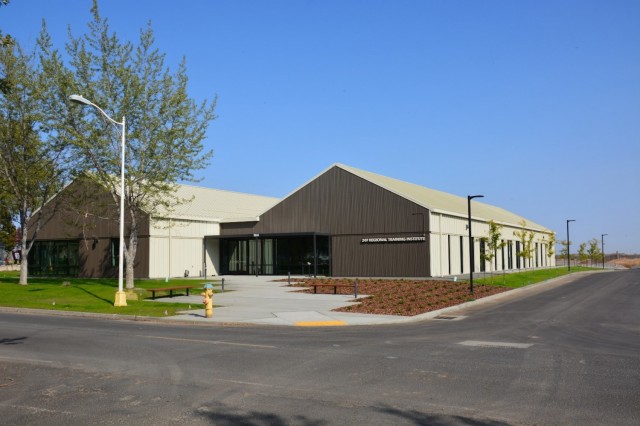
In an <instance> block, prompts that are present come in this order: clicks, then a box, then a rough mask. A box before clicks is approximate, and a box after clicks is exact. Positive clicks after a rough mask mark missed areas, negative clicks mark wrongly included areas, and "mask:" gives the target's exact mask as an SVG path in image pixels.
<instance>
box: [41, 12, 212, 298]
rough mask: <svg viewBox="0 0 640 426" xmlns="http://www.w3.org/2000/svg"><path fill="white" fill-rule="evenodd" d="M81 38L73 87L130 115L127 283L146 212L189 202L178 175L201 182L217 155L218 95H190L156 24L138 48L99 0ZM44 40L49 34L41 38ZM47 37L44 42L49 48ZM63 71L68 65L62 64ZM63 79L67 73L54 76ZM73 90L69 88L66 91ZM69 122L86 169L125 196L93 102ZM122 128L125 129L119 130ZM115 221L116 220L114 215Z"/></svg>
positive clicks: (74, 46)
mask: <svg viewBox="0 0 640 426" xmlns="http://www.w3.org/2000/svg"><path fill="white" fill-rule="evenodd" d="M91 14H92V18H93V19H92V21H91V22H90V23H89V26H88V27H89V31H88V33H87V34H86V35H84V36H79V37H74V36H73V34H71V31H70V34H69V42H68V43H67V45H66V51H67V54H68V56H69V58H70V65H71V68H72V72H73V79H74V82H73V85H74V87H73V90H74V92H73V93H76V94H80V95H82V96H84V97H85V98H87V99H89V100H90V101H91V102H93V103H95V104H96V105H99V106H100V107H101V108H103V109H104V110H106V111H107V112H108V114H109V115H110V116H111V117H112V118H113V119H115V120H116V121H119V120H120V118H121V117H126V149H127V156H126V178H125V199H126V201H125V207H126V209H127V212H128V219H129V220H128V224H127V225H128V226H127V229H126V230H125V233H128V243H127V242H125V250H124V254H125V262H126V287H127V288H129V289H130V288H133V287H134V261H135V258H136V253H137V244H138V232H139V226H140V225H141V223H140V221H141V220H142V215H143V214H149V215H151V216H153V215H154V213H155V212H157V211H159V210H160V209H169V210H170V209H171V208H172V207H174V206H175V205H176V204H179V203H181V202H183V201H185V200H181V199H179V198H177V197H176V196H175V195H174V194H175V191H176V184H177V182H179V181H196V180H197V179H196V178H195V175H194V172H195V171H197V170H200V169H202V168H204V167H205V166H206V165H207V163H208V160H209V158H210V157H211V155H212V152H211V151H207V150H205V149H204V146H203V143H202V141H203V139H204V138H205V134H206V130H207V128H208V125H209V123H210V122H211V121H212V120H213V119H214V118H215V114H214V109H215V104H216V101H215V98H214V100H213V101H211V102H209V101H206V100H205V101H203V102H201V103H200V104H196V102H195V101H194V100H193V99H191V98H190V97H189V96H188V95H187V80H188V78H187V71H186V65H185V61H184V60H183V61H182V63H181V64H180V65H179V66H178V69H177V71H176V72H175V73H172V72H171V71H170V70H169V68H165V65H164V61H165V55H164V54H162V53H160V52H159V51H158V50H157V49H156V48H154V36H153V31H152V29H151V26H150V25H148V26H147V27H146V29H143V30H141V32H140V39H139V43H138V45H137V46H134V45H133V44H132V43H130V42H122V41H120V40H119V39H118V37H117V36H116V35H115V33H110V30H109V25H108V21H107V19H103V18H102V17H101V16H100V13H99V10H98V3H97V1H96V0H94V2H93V6H92V8H91ZM43 40H44V38H43ZM46 44H47V43H46V40H44V42H43V45H44V46H46ZM58 72H60V73H63V72H64V71H63V70H61V69H60V70H58ZM56 75H57V78H61V79H62V80H64V79H65V75H64V74H56ZM70 94H72V93H71V92H69V93H67V95H70ZM66 113H67V117H66V120H61V121H65V122H66V123H68V124H69V126H70V131H71V132H72V133H73V144H74V145H75V147H76V150H77V154H78V158H79V159H80V161H81V165H82V167H81V168H82V169H84V170H86V171H90V172H91V173H90V174H88V176H92V177H93V178H94V179H95V180H96V182H97V183H99V184H100V185H101V186H103V187H104V188H107V190H108V191H109V192H110V193H111V195H112V198H113V202H114V204H116V205H119V202H120V179H119V176H120V146H119V142H120V137H119V134H116V132H115V131H114V128H113V127H116V126H113V127H112V124H111V123H109V122H107V121H106V120H105V119H104V117H103V116H102V115H101V114H100V112H99V111H98V110H97V109H95V108H89V107H87V108H82V107H79V106H77V105H76V106H73V107H72V108H70V109H68V110H67V112H66ZM116 130H117V131H122V129H121V128H118V129H116ZM114 220H117V219H116V218H114Z"/></svg>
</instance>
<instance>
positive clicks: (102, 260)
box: [29, 178, 149, 278]
mask: <svg viewBox="0 0 640 426" xmlns="http://www.w3.org/2000/svg"><path fill="white" fill-rule="evenodd" d="M118 211H119V209H118V207H117V205H116V204H115V202H114V200H113V197H112V196H111V195H110V194H109V192H108V191H106V190H105V189H104V188H102V187H101V186H99V185H97V184H96V183H94V182H92V181H90V180H88V179H86V178H78V179H76V181H74V182H73V183H71V184H70V185H68V186H67V187H66V188H65V189H64V190H63V191H61V192H60V193H58V194H57V195H56V196H55V197H54V198H53V199H52V200H50V201H49V202H48V203H47V204H46V205H45V206H44V207H43V209H42V215H43V217H44V219H45V220H44V224H43V226H42V228H41V229H40V231H39V232H38V235H37V238H36V239H37V240H40V241H42V240H78V241H79V242H80V249H79V262H80V264H79V265H78V266H79V276H80V277H83V278H98V277H106V278H109V277H111V278H113V277H117V274H118V267H117V265H116V266H115V267H114V266H112V265H111V263H112V262H111V250H110V244H111V239H112V238H115V239H117V238H119V237H120V229H119V226H118V222H117V220H109V219H103V218H106V217H114V218H117V217H118ZM129 224H130V219H129V215H128V214H127V215H126V216H125V241H126V242H128V229H129ZM30 228H31V229H33V227H30ZM138 229H139V232H138V249H137V255H136V261H135V266H134V275H135V277H136V278H146V277H147V276H148V275H147V274H148V256H149V253H148V240H147V235H148V232H149V224H148V220H147V217H146V215H144V214H141V215H140V217H139V223H138ZM29 238H33V232H30V235H29Z"/></svg>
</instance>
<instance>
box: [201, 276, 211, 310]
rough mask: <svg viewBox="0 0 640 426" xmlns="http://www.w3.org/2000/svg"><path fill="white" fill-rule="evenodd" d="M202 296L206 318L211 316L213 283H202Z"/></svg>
mask: <svg viewBox="0 0 640 426" xmlns="http://www.w3.org/2000/svg"><path fill="white" fill-rule="evenodd" d="M200 295H201V296H202V303H203V304H204V310H205V313H206V316H207V318H212V317H213V285H211V283H207V284H205V285H204V291H203V292H202V293H200Z"/></svg>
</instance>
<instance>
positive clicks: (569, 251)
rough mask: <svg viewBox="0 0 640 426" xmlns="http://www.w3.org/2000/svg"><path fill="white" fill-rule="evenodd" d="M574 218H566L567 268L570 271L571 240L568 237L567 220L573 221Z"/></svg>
mask: <svg viewBox="0 0 640 426" xmlns="http://www.w3.org/2000/svg"><path fill="white" fill-rule="evenodd" d="M575 221H576V220H575V219H567V265H568V266H567V270H568V271H571V240H570V239H569V222H575Z"/></svg>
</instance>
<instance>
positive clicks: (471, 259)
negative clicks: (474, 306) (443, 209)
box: [467, 195, 484, 294]
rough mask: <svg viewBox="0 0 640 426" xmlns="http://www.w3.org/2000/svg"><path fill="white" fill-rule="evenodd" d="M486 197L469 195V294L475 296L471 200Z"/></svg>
mask: <svg viewBox="0 0 640 426" xmlns="http://www.w3.org/2000/svg"><path fill="white" fill-rule="evenodd" d="M483 197H484V195H467V220H468V222H467V228H469V267H470V269H471V270H470V272H469V293H471V294H473V269H474V268H475V259H474V256H475V255H474V247H473V237H472V236H471V200H473V199H474V198H483Z"/></svg>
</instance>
